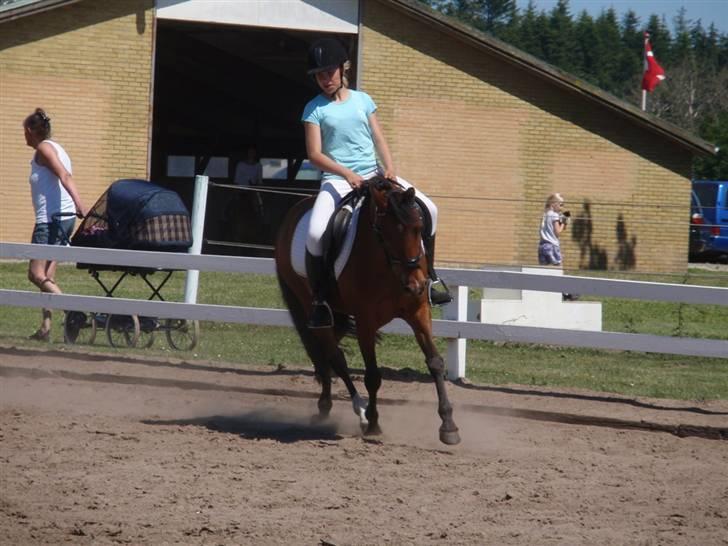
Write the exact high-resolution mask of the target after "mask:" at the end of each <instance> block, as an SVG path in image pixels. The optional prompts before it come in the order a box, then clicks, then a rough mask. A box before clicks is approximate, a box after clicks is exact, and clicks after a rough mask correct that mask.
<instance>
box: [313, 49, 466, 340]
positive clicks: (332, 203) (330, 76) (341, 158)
mask: <svg viewBox="0 0 728 546" xmlns="http://www.w3.org/2000/svg"><path fill="white" fill-rule="evenodd" d="M349 68H350V62H349V56H348V54H347V52H346V50H345V49H344V46H343V45H342V44H341V43H340V42H339V41H338V40H336V39H334V38H323V39H320V40H318V41H316V42H314V43H313V45H312V46H311V48H310V50H309V55H308V73H309V74H310V75H312V76H314V78H315V79H316V83H317V84H318V86H319V88H320V89H321V93H320V94H319V95H317V96H316V97H314V98H313V99H312V100H311V101H310V102H309V103H308V104H307V105H306V107H305V109H304V111H303V116H302V118H301V120H302V121H303V125H304V129H305V135H306V151H307V153H308V158H309V160H310V161H311V163H313V164H314V165H315V166H316V167H318V168H319V169H321V171H323V179H322V183H321V189H320V191H319V194H318V196H317V197H316V203H315V204H314V206H313V212H312V215H311V223H310V228H309V232H308V237H307V239H306V271H307V274H308V279H309V283H310V284H311V289H312V291H313V295H314V297H313V307H312V310H311V314H310V318H309V323H308V326H309V328H330V327H331V326H332V325H333V320H332V315H331V308H330V307H329V304H328V303H327V296H328V293H327V292H328V287H327V282H326V280H327V278H328V272H327V271H326V270H325V263H324V258H323V254H324V249H323V248H322V243H321V238H322V236H323V234H324V232H325V231H326V227H327V226H328V224H329V219H330V218H331V215H332V214H333V213H334V210H335V209H336V205H337V204H338V203H339V202H340V201H341V199H342V198H343V196H344V195H346V194H347V193H349V192H350V191H351V190H352V189H355V188H358V187H359V186H361V185H362V184H363V183H364V181H365V180H369V179H371V178H373V177H375V176H377V175H379V176H383V177H384V178H387V179H390V180H396V181H397V182H398V184H399V185H400V186H401V187H403V188H404V189H407V188H410V187H412V184H410V183H409V182H407V181H406V180H404V179H403V178H399V177H398V176H397V172H396V169H395V167H394V162H393V161H392V155H391V154H390V152H389V147H388V146H387V141H386V140H385V138H384V134H383V133H382V129H381V127H380V125H379V121H378V120H377V114H376V110H377V106H376V104H374V101H373V100H372V99H371V97H370V96H369V95H367V94H366V93H364V92H362V91H355V90H353V89H349V87H348V78H347V71H348V69H349ZM377 156H378V157H379V159H380V161H381V165H380V164H378V163H377ZM415 194H416V198H417V201H418V202H419V203H420V204H421V206H422V208H423V212H424V213H425V214H426V215H427V216H428V217H429V218H428V220H429V222H426V225H427V226H428V229H427V230H426V231H427V232H426V233H423V234H422V239H423V245H424V247H425V254H426V257H427V266H428V275H429V278H430V283H429V295H430V296H429V297H430V302H431V303H432V304H433V305H441V304H445V303H448V302H450V301H452V298H451V296H450V294H449V293H448V291H447V287H446V286H445V285H444V283H442V281H441V280H440V279H439V277H438V276H437V274H436V273H435V269H434V261H435V230H436V228H437V207H436V206H435V204H434V203H433V202H432V201H431V200H430V199H429V198H428V197H427V196H426V195H425V194H423V193H422V192H420V191H419V190H415ZM436 285H441V286H442V287H443V288H444V290H435V286H436Z"/></svg>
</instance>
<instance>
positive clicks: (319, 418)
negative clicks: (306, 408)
mask: <svg viewBox="0 0 728 546" xmlns="http://www.w3.org/2000/svg"><path fill="white" fill-rule="evenodd" d="M328 420H329V414H328V413H316V414H314V415H312V416H311V424H312V425H320V424H321V423H325V422H326V421H328Z"/></svg>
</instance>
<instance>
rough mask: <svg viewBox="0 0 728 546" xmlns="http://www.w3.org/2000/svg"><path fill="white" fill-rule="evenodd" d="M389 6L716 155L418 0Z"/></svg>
mask: <svg viewBox="0 0 728 546" xmlns="http://www.w3.org/2000/svg"><path fill="white" fill-rule="evenodd" d="M380 1H383V2H386V3H388V4H390V5H391V6H392V7H394V8H396V9H398V10H399V11H401V12H405V13H408V14H409V15H411V16H414V17H416V18H418V19H420V20H423V21H424V22H426V23H427V24H429V25H430V26H433V27H435V28H437V29H439V30H441V31H443V32H445V33H447V34H449V35H451V36H454V37H456V38H458V39H459V40H461V41H464V42H466V43H469V44H471V45H473V46H475V47H477V48H479V49H481V50H485V51H488V52H489V53H493V54H495V55H497V56H498V57H500V58H502V59H504V60H505V61H506V62H509V63H510V64H513V65H516V66H519V67H521V68H525V69H527V70H530V71H532V72H535V73H536V74H537V75H538V76H540V77H541V78H543V79H546V80H548V81H550V82H552V83H555V84H556V85H558V86H560V87H562V88H564V89H567V90H570V91H573V92H576V93H579V94H581V95H584V96H586V97H587V98H589V99H590V100H593V101H595V102H598V103H600V104H602V105H603V106H606V107H607V108H609V109H611V110H614V111H616V112H617V113H619V114H621V115H623V116H624V117H626V118H628V119H630V120H632V121H635V122H637V123H639V124H641V125H643V126H646V127H647V128H648V129H650V130H652V131H654V132H656V133H658V134H660V135H662V136H665V137H667V138H669V139H670V140H673V141H675V142H677V143H678V144H680V145H682V146H684V147H686V148H688V149H690V150H692V151H694V152H698V153H700V154H704V155H714V154H716V153H718V148H717V147H716V146H715V145H713V144H711V143H709V142H707V141H705V140H703V139H701V138H699V137H696V136H695V135H693V134H692V133H690V132H688V131H686V130H684V129H682V128H680V127H678V126H677V125H674V124H673V123H670V122H667V121H664V120H661V119H659V118H657V117H655V116H653V115H652V114H648V113H646V112H643V111H642V110H640V109H639V108H637V107H636V106H634V105H632V104H629V103H627V102H625V101H623V100H621V99H618V98H617V97H615V96H613V95H611V94H610V93H607V92H606V91H604V90H602V89H600V88H599V87H597V86H595V85H593V84H590V83H587V82H585V81H583V80H581V79H579V78H577V77H576V76H574V75H573V74H569V73H567V72H564V71H563V70H560V69H558V68H556V67H554V66H552V65H550V64H548V63H546V62H544V61H542V60H540V59H538V58H536V57H534V56H533V55H530V54H528V53H526V52H524V51H522V50H520V49H518V48H516V47H513V46H511V45H508V44H506V43H505V42H503V41H501V40H499V39H497V38H494V37H493V36H490V35H488V34H485V33H483V32H481V31H479V30H476V29H474V28H472V27H470V26H468V25H465V24H463V23H461V22H459V21H457V20H455V19H454V18H452V17H448V16H447V15H443V14H442V13H440V12H438V11H435V10H433V9H432V8H429V7H428V6H425V5H424V4H422V3H420V2H418V1H417V0H380Z"/></svg>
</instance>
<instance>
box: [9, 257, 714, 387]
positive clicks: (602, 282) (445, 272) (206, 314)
mask: <svg viewBox="0 0 728 546" xmlns="http://www.w3.org/2000/svg"><path fill="white" fill-rule="evenodd" d="M0 258H20V259H31V258H35V259H52V260H58V261H60V262H76V263H93V264H104V265H116V266H120V267H145V268H164V269H179V270H198V271H219V272H229V273H258V274H266V275H274V274H275V267H274V264H273V260H271V259H269V258H240V257H230V256H215V255H190V254H183V253H168V252H144V251H130V250H109V249H95V248H80V247H61V246H47V245H29V244H18V243H0ZM439 272H440V274H441V276H442V277H443V279H444V280H445V281H446V282H447V283H448V284H449V285H450V287H451V288H452V289H453V291H454V293H455V301H454V302H453V303H452V304H450V305H449V306H448V307H447V308H446V309H445V312H444V315H445V317H446V319H444V320H434V321H433V330H434V333H435V335H436V336H438V337H443V338H448V339H449V342H448V355H447V356H448V358H447V360H448V377H449V378H451V379H455V378H460V377H465V362H466V347H467V346H466V340H467V339H484V340H491V341H513V342H525V343H539V344H549V345H563V346H570V347H592V348H597V349H615V350H630V351H641V352H654V353H667V354H679V355H691V356H705V357H723V358H728V341H724V340H716V339H693V338H682V337H666V336H657V335H648V334H627V333H617V332H593V331H579V330H563V329H555V328H535V327H527V326H502V325H492V324H481V323H479V322H468V321H467V295H468V287H470V286H472V287H489V288H511V289H527V290H540V291H546V292H569V293H578V294H585V295H586V294H592V295H600V296H610V297H620V298H634V299H640V300H656V301H667V302H683V303H694V304H712V305H728V288H714V287H708V286H690V285H682V284H665V283H653V282H642V281H625V280H611V279H595V278H589V277H578V276H569V275H564V276H553V275H536V274H532V273H521V272H511V271H495V270H487V269H482V270H481V269H478V270H475V269H445V268H442V269H440V270H439ZM5 305H7V306H15V307H36V308H37V307H49V308H54V309H64V310H78V311H87V312H94V313H114V314H122V315H124V314H126V315H131V314H137V315H142V316H155V317H159V318H179V319H188V320H209V321H219V322H234V323H242V324H258V325H268V326H291V325H292V322H291V320H290V316H289V314H288V311H286V310H281V309H262V308H255V307H237V306H227V305H209V304H193V303H177V302H162V301H146V300H134V299H123V298H107V297H100V296H78V295H69V294H60V295H55V294H46V293H42V294H41V293H38V292H31V291H25V290H8V289H5V288H2V287H1V286H0V306H5ZM727 326H728V325H727ZM383 331H384V332H387V333H396V334H408V333H410V329H409V326H408V325H407V324H406V323H404V322H403V321H401V320H395V321H392V322H391V323H390V324H388V325H387V326H386V327H385V328H383Z"/></svg>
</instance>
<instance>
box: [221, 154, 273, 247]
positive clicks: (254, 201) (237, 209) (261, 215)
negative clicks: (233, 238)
mask: <svg viewBox="0 0 728 546" xmlns="http://www.w3.org/2000/svg"><path fill="white" fill-rule="evenodd" d="M262 183H263V165H262V164H261V163H260V158H259V157H258V149H257V148H256V147H255V146H253V145H251V146H248V147H247V149H246V151H245V158H244V159H241V160H240V161H238V164H237V165H236V166H235V175H234V176H233V184H236V185H238V186H248V187H250V186H259V185H261V184H262ZM235 193H236V194H237V196H236V197H233V198H232V200H231V201H230V205H231V211H233V212H231V214H230V216H231V217H234V216H235V215H240V214H242V215H245V212H246V209H252V210H251V211H250V212H252V214H253V215H254V216H255V223H256V224H257V225H258V226H259V228H260V229H259V230H257V231H258V234H259V235H261V236H262V235H263V234H264V233H267V232H268V228H269V225H268V220H267V217H266V214H265V210H264V208H263V196H262V195H261V192H260V190H259V189H252V188H250V189H248V190H243V191H240V190H238V191H236V192H235ZM235 223H237V224H238V225H240V223H239V222H235ZM243 224H245V222H243ZM245 231H250V230H247V229H246V230H245ZM246 236H247V237H249V236H250V233H247V234H245V235H243V237H246ZM265 237H267V236H265ZM265 237H264V238H265ZM239 240H241V241H242V240H243V239H239Z"/></svg>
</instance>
